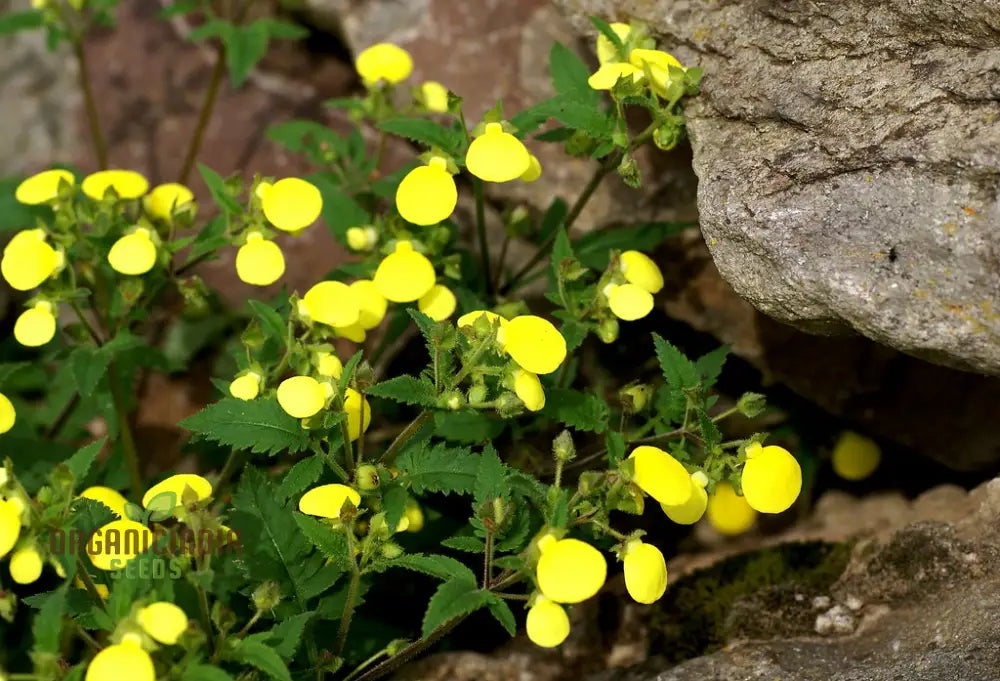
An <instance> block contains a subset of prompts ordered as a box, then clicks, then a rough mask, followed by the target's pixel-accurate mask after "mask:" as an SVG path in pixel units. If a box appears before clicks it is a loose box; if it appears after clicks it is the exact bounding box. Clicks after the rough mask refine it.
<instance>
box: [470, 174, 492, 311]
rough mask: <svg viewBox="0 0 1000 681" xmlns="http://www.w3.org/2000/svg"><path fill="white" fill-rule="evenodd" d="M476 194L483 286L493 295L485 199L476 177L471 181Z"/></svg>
mask: <svg viewBox="0 0 1000 681" xmlns="http://www.w3.org/2000/svg"><path fill="white" fill-rule="evenodd" d="M472 186H473V188H474V189H475V194H476V233H477V234H478V236H479V259H480V260H481V261H482V263H483V288H484V290H485V291H486V293H487V295H493V275H492V274H491V273H490V245H489V242H488V241H487V240H486V200H485V198H484V197H483V181H482V180H480V179H479V178H478V177H477V178H474V179H473V181H472Z"/></svg>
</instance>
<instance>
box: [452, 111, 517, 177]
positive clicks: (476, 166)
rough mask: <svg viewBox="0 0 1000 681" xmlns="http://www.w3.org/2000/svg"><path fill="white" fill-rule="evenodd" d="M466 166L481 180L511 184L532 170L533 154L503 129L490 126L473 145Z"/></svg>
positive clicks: (488, 124)
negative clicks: (510, 182)
mask: <svg viewBox="0 0 1000 681" xmlns="http://www.w3.org/2000/svg"><path fill="white" fill-rule="evenodd" d="M465 166H466V168H468V169H469V172H470V173H472V174H473V175H475V176H476V177H478V178H479V179H481V180H486V181H487V182H509V181H511V180H516V179H517V178H519V177H521V175H524V173H525V172H526V171H527V170H528V168H529V167H530V166H531V154H529V153H528V150H527V149H526V148H525V146H524V144H522V143H521V140H519V139H517V138H516V137H514V136H513V135H511V134H510V133H509V132H504V129H503V126H502V125H500V124H499V123H487V124H486V131H485V132H484V133H483V134H482V135H480V136H479V137H477V138H476V139H474V140H472V144H470V145H469V151H468V152H467V153H466V155H465Z"/></svg>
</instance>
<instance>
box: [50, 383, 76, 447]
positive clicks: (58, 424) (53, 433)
mask: <svg viewBox="0 0 1000 681" xmlns="http://www.w3.org/2000/svg"><path fill="white" fill-rule="evenodd" d="M78 406H80V393H74V394H73V397H71V398H70V400H69V402H67V403H66V406H65V407H63V409H62V411H61V412H59V416H57V417H56V420H55V421H53V422H52V425H51V426H49V427H48V428H46V429H45V433H44V434H43V435H42V437H44V438H45V439H46V440H54V439H56V437H58V436H59V432H60V431H61V430H62V429H63V428H65V427H66V423H67V422H68V421H69V417H70V416H72V415H73V412H74V411H75V410H76V408H77V407H78Z"/></svg>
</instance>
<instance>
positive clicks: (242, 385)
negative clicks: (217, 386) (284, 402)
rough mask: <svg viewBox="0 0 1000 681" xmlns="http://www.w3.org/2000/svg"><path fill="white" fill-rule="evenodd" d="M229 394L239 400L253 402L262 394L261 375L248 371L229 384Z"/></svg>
mask: <svg viewBox="0 0 1000 681" xmlns="http://www.w3.org/2000/svg"><path fill="white" fill-rule="evenodd" d="M229 394H230V395H232V396H233V397H235V398H236V399H238V400H253V399H256V397H257V395H259V394H260V374H258V373H255V372H253V371H248V372H247V373H245V374H243V375H242V376H237V377H236V378H234V379H233V382H232V383H230V384H229Z"/></svg>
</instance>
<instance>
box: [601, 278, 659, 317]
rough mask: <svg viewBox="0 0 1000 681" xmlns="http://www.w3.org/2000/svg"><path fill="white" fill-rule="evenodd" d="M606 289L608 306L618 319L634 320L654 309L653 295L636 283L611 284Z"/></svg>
mask: <svg viewBox="0 0 1000 681" xmlns="http://www.w3.org/2000/svg"><path fill="white" fill-rule="evenodd" d="M605 291H606V295H607V297H608V307H609V308H611V312H612V313H614V315H615V316H616V317H618V319H621V320H624V321H626V322H632V321H635V320H636V319H642V318H643V317H645V316H646V315H648V314H649V313H650V312H652V311H653V296H652V295H651V294H650V293H649V291H647V290H645V289H642V288H640V287H638V286H636V285H635V284H620V285H619V284H609V285H608V286H607V288H606V289H605Z"/></svg>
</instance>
